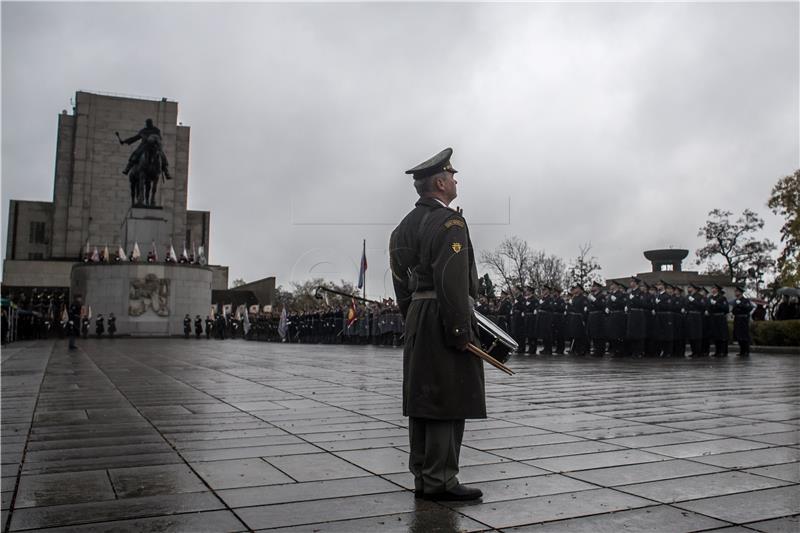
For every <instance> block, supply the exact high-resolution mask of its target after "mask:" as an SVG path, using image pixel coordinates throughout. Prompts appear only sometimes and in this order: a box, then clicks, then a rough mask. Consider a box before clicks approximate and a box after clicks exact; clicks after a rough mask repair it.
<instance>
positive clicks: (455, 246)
mask: <svg viewBox="0 0 800 533" xmlns="http://www.w3.org/2000/svg"><path fill="white" fill-rule="evenodd" d="M450 248H452V249H453V251H454V252H455V253H458V252H460V251H461V248H463V245H462V244H461V243H460V242H454V243H453V244H451V245H450Z"/></svg>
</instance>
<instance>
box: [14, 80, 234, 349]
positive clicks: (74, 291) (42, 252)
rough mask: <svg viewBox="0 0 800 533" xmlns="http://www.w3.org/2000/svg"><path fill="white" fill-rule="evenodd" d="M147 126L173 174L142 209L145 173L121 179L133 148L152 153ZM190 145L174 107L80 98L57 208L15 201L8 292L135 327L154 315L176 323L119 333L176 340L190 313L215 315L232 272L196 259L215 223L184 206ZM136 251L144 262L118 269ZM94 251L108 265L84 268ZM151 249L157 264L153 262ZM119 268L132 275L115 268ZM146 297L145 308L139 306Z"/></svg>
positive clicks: (61, 167)
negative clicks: (57, 301) (186, 257)
mask: <svg viewBox="0 0 800 533" xmlns="http://www.w3.org/2000/svg"><path fill="white" fill-rule="evenodd" d="M148 119H151V121H152V124H148V127H151V126H152V128H154V131H159V132H160V141H157V142H159V143H160V147H159V148H160V150H161V151H162V153H163V156H165V159H166V161H165V165H166V163H168V165H169V172H168V174H167V173H165V174H159V175H158V178H156V179H155V180H151V183H152V184H153V185H154V186H155V187H157V189H156V192H155V194H154V195H153V200H154V201H153V202H152V203H148V202H144V203H142V202H141V195H139V196H138V197H136V196H135V195H134V194H133V187H132V184H133V183H134V181H135V180H134V179H133V176H134V175H138V174H137V172H139V168H140V167H139V166H136V167H135V168H134V170H132V171H131V173H130V174H129V175H125V174H123V173H122V171H123V170H124V169H126V167H127V166H128V163H129V159H130V161H133V158H134V156H138V154H139V152H136V153H135V154H134V156H132V152H134V150H135V149H136V150H142V151H146V150H147V148H145V142H146V141H147V140H148V139H147V137H148V136H147V135H146V134H145V135H142V134H141V133H142V132H143V131H145V130H144V129H143V128H145V121H146V120H148ZM157 137H158V136H156V138H157ZM133 139H136V140H138V141H139V142H140V143H141V144H140V146H139V147H136V142H135V141H134V140H133ZM189 139H190V128H189V126H184V125H183V124H181V123H180V122H179V121H178V103H177V102H174V101H171V100H168V99H166V98H161V99H144V98H132V97H123V96H114V95H107V94H96V93H88V92H82V91H79V92H77V93H76V95H75V99H74V107H73V108H72V113H71V114H70V113H68V112H67V111H66V110H64V111H63V112H62V113H61V114H60V115H59V116H58V130H57V142H56V154H55V155H56V157H55V176H54V184H53V199H52V201H50V202H45V201H28V200H11V202H10V205H9V209H8V235H7V241H6V257H5V261H4V264H3V294H4V295H11V294H14V293H16V294H17V296H18V295H19V294H20V293H25V292H30V291H34V290H36V291H39V292H40V293H41V292H42V291H69V292H70V293H71V296H73V297H74V296H80V297H82V298H83V300H84V303H85V304H87V305H90V306H92V308H93V310H94V312H95V313H98V312H102V313H107V312H114V313H115V314H117V316H118V317H119V318H118V320H119V319H122V317H121V316H120V315H119V313H120V312H124V314H125V316H128V317H131V319H133V317H139V318H141V317H143V316H144V317H146V316H148V315H153V316H160V319H161V320H162V322H164V320H166V321H167V322H168V323H169V325H168V326H164V324H163V323H162V325H161V326H159V327H157V328H155V329H152V328H150V329H148V328H149V326H148V327H144V326H142V327H141V328H139V330H137V327H135V326H131V327H130V328H129V331H125V326H124V325H123V324H122V323H120V322H118V325H119V328H120V331H119V332H120V333H121V334H125V333H132V334H136V333H141V334H162V333H165V334H171V333H174V332H175V331H174V330H175V327H174V324H179V322H180V321H181V320H182V318H183V316H184V314H185V313H188V312H190V309H189V308H191V312H192V316H194V315H195V314H202V315H203V316H205V315H206V314H208V309H209V308H210V304H211V290H212V289H213V290H220V289H226V288H227V286H228V268H227V267H226V266H220V265H208V264H206V261H204V260H202V261H198V259H199V258H200V256H202V258H207V257H208V254H209V251H210V248H211V246H210V242H209V226H210V218H211V217H210V213H209V212H208V211H196V210H191V209H189V208H188V205H187V195H188V185H189ZM123 140H124V141H123ZM151 140H152V139H151ZM123 142H124V143H125V144H124V143H123ZM141 174H142V175H143V174H144V173H143V171H142V172H141ZM167 175H168V176H169V178H170V179H165V178H166V177H167ZM153 182H154V183H153ZM151 183H148V185H151ZM134 245H136V248H138V250H139V251H140V253H141V258H140V259H139V261H138V262H136V263H134V262H128V261H124V262H116V261H115V260H116V258H117V257H116V255H117V251H118V250H119V249H120V248H121V249H122V251H123V252H124V254H125V255H126V256H130V255H131V253H132V252H133V250H134V247H135V246H134ZM184 247H185V248H186V249H187V251H188V254H191V255H193V256H195V257H194V259H195V262H194V263H193V264H178V262H177V261H174V262H170V263H165V262H164V259H165V258H166V256H167V253H168V250H170V248H172V249H174V250H175V251H176V253H177V254H178V255H181V254H182V252H183V250H184ZM95 250H99V251H100V253H101V254H102V253H103V252H105V251H106V250H107V251H108V253H110V255H111V257H106V258H104V259H105V260H104V261H100V262H97V261H88V262H87V261H86V260H87V256H88V257H91V256H92V255H94V253H95ZM151 251H152V252H155V254H156V255H157V256H158V259H157V260H156V261H153V262H152V263H148V262H147V255H148V253H150V252H151ZM196 254H197V255H196ZM128 259H129V257H128ZM173 259H176V258H173ZM123 263H124V264H123ZM119 266H123V267H125V268H124V269H122V270H119V269H117V270H114V268H115V267H119ZM126 269H127V270H126ZM165 269H167V270H165ZM174 269H182V270H174ZM112 279H114V280H116V281H113V282H112V281H110V280H112ZM206 285H208V286H207V287H206ZM152 291H156V292H157V293H159V294H160V295H161V298H160V299H161V300H162V301H161V303H160V304H159V303H158V302H157V300H158V299H157V298H155V297H154V298H153V299H152V301H151V299H150V292H152ZM139 297H141V298H144V300H145V302H141V301H134V300H136V299H137V298H139ZM165 298H166V299H165ZM109 302H110V303H109ZM201 302H202V306H201ZM112 307H113V308H114V309H113V310H112V309H111V308H112ZM136 313H138V315H137V314H136ZM179 313H180V316H178V314H179ZM166 316H168V317H169V318H168V319H165V317H166ZM141 320H145V319H144V318H142V319H141ZM124 321H125V320H124V319H123V320H122V322H124Z"/></svg>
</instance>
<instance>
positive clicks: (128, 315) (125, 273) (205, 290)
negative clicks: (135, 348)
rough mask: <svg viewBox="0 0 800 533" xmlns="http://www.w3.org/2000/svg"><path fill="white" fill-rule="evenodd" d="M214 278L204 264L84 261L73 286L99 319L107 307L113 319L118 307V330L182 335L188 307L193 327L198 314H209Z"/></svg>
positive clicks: (74, 271)
mask: <svg viewBox="0 0 800 533" xmlns="http://www.w3.org/2000/svg"><path fill="white" fill-rule="evenodd" d="M131 246H132V245H131ZM211 278H212V273H211V269H210V268H208V267H203V266H199V265H181V264H169V263H111V264H108V263H83V264H77V265H75V266H73V267H72V276H71V287H70V288H71V291H72V295H73V296H80V297H81V298H82V300H83V304H84V305H89V306H91V308H92V321H93V322H94V319H95V318H96V317H97V315H98V314H100V313H102V315H103V317H105V318H106V323H108V315H109V313H114V316H116V318H117V334H118V335H139V336H166V335H182V334H183V318H184V316H185V315H186V314H187V313H188V314H189V316H190V317H191V318H192V328H194V318H195V316H196V315H200V317H201V318H203V319H204V320H205V317H206V315H208V314H209V312H210V308H211ZM90 331H94V323H92V327H91V328H90ZM193 331H194V329H193Z"/></svg>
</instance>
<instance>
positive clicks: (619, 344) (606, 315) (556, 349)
mask: <svg viewBox="0 0 800 533" xmlns="http://www.w3.org/2000/svg"><path fill="white" fill-rule="evenodd" d="M516 292H517V294H516V295H514V296H515V297H512V295H508V294H506V295H505V297H501V300H500V301H499V302H498V303H497V305H495V306H492V305H490V303H489V302H488V301H487V299H486V298H481V299H480V301H479V302H478V303H477V304H476V309H477V310H478V311H480V312H481V313H483V314H484V315H486V316H487V317H488V318H490V319H491V320H492V321H494V322H495V323H496V324H498V325H499V326H500V327H502V328H503V329H505V330H506V331H509V332H510V334H511V335H512V336H513V337H514V339H515V340H516V341H517V343H518V344H519V353H526V352H527V353H529V354H536V353H539V354H541V355H552V354H553V353H556V354H564V353H565V349H567V347H568V353H571V354H574V355H593V356H603V355H606V354H608V355H612V356H622V355H630V356H634V357H643V356H646V355H647V356H659V357H684V356H686V357H701V356H709V355H711V356H712V357H713V356H717V357H722V356H726V355H728V340H729V339H728V315H729V314H732V315H733V321H734V328H733V336H734V339H735V340H736V341H737V342H738V343H739V355H741V356H747V355H749V353H750V343H751V338H750V328H749V323H750V313H751V312H752V310H753V308H754V306H753V304H752V303H751V302H750V300H748V299H747V298H745V297H744V289H743V288H742V287H736V288H735V298H734V300H733V301H731V302H729V301H728V299H727V298H726V296H725V294H724V290H723V288H722V287H720V286H719V285H714V286H712V287H711V288H710V290H707V289H706V288H705V287H700V286H696V285H690V286H688V287H687V288H686V291H684V290H683V289H682V288H681V287H677V286H675V285H671V284H669V283H667V282H665V281H663V280H659V281H658V282H657V283H655V284H652V285H651V284H648V283H647V282H645V281H644V280H642V279H640V278H638V277H635V276H634V277H633V278H632V279H631V281H630V284H629V287H627V288H626V287H625V286H624V285H623V284H622V283H620V282H617V281H612V282H611V283H610V286H609V287H608V288H606V287H605V286H604V285H602V284H600V283H597V282H595V283H593V284H592V286H591V288H590V290H589V291H588V292H587V291H586V290H585V289H584V288H583V287H582V286H581V285H573V286H572V287H571V288H570V292H569V296H568V297H567V298H564V297H562V296H561V291H559V290H557V289H555V288H552V287H548V286H545V287H543V288H542V290H541V292H540V293H539V294H535V292H534V289H533V287H526V288H525V289H524V290H523V289H522V288H520V287H518V288H517V290H516ZM540 342H541V346H542V350H541V351H538V346H539V343H540ZM687 344H688V345H689V347H690V352H689V353H688V354H687V351H686V346H687ZM712 345H713V347H714V351H713V352H711V346H712Z"/></svg>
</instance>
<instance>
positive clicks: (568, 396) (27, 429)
mask: <svg viewBox="0 0 800 533" xmlns="http://www.w3.org/2000/svg"><path fill="white" fill-rule="evenodd" d="M400 355H401V351H400V350H398V349H391V348H379V347H372V346H322V345H316V346H309V345H285V344H271V343H257V342H246V341H241V340H237V341H225V342H218V341H206V340H201V341H195V340H194V339H192V340H189V341H185V340H183V339H169V340H164V339H158V340H148V339H114V340H113V341H110V340H107V339H104V340H95V339H90V340H86V341H82V342H80V347H79V350H77V351H75V352H70V351H68V350H67V349H66V342H64V341H39V342H25V343H16V344H14V345H10V346H8V347H4V348H3V352H2V365H0V370H1V371H2V387H0V393H1V394H2V413H1V414H2V418H1V419H0V444H2V461H3V463H2V470H1V471H0V474H2V487H0V488H2V517H0V520H2V524H1V525H2V529H3V531H34V530H42V531H48V532H56V531H65V532H66V531H70V532H78V531H81V532H83V531H86V532H89V533H95V532H100V531H137V532H138V531H187V532H192V533H194V532H198V533H202V532H206V531H208V532H212V531H213V532H225V531H231V532H237V531H262V530H263V531H308V532H316V533H319V532H325V531H331V532H336V531H338V532H348V533H349V532H355V533H358V532H360V531H364V532H373V531H389V532H394V531H397V532H400V531H402V532H405V531H419V532H422V531H424V532H428V531H442V532H450V531H501V530H502V531H561V532H573V531H574V532H593V533H594V532H599V533H602V532H606V531H607V532H617V531H648V532H649V531H656V532H659V531H665V532H689V531H703V530H714V531H716V532H729V533H735V532H736V531H796V530H797V529H798V518H797V514H798V510H800V495H799V494H798V490H799V489H800V479H799V478H800V466H798V465H800V448H798V446H799V445H800V444H799V443H800V416H799V415H800V390H799V389H798V387H797V383H798V382H800V358H797V357H796V356H795V357H791V356H780V355H763V354H753V355H752V356H751V358H750V359H739V358H736V357H731V358H728V359H707V360H697V359H695V360H683V359H681V360H672V359H666V360H648V359H642V360H626V359H589V358H580V359H579V358H571V357H563V356H562V357H515V358H512V360H511V361H510V362H509V364H510V366H512V368H514V369H515V370H517V372H518V373H517V375H515V376H513V377H508V376H505V375H503V374H500V373H498V372H495V371H494V370H493V369H490V368H487V370H486V377H487V386H486V391H487V405H488V412H489V418H487V419H485V420H475V421H468V423H467V425H466V430H465V434H464V447H463V449H462V454H461V456H462V457H461V459H462V460H461V464H462V469H461V472H460V474H459V478H460V479H461V481H462V482H465V483H470V484H474V485H476V486H478V487H480V488H481V489H483V490H484V493H485V497H484V498H483V500H482V501H479V502H475V503H471V504H444V503H433V502H427V501H423V500H418V499H415V498H414V497H413V495H412V493H411V489H413V479H412V476H411V474H410V473H408V471H407V461H408V429H407V420H406V419H405V418H404V417H403V416H402V412H401V405H400V397H401V376H402V370H401V367H402V357H400Z"/></svg>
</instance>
